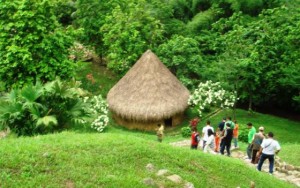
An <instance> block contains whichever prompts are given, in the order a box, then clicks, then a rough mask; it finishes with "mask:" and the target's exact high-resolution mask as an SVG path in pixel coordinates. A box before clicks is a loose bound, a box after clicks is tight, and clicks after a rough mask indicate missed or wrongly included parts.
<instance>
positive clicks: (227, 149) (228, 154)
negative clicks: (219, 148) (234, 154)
mask: <svg viewBox="0 0 300 188" xmlns="http://www.w3.org/2000/svg"><path fill="white" fill-rule="evenodd" d="M226 145H227V146H226V151H227V156H230V147H231V142H228V143H227V144H226Z"/></svg>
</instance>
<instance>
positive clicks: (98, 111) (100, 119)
mask: <svg viewBox="0 0 300 188" xmlns="http://www.w3.org/2000/svg"><path fill="white" fill-rule="evenodd" d="M84 102H86V103H89V104H90V112H91V114H92V117H95V119H93V120H92V123H91V127H92V128H93V129H96V130H97V131H98V132H103V131H104V129H105V127H106V126H107V125H108V122H109V118H108V116H107V114H108V105H107V103H106V101H105V100H104V99H103V98H102V96H101V95H98V96H93V97H91V98H89V97H85V98H84Z"/></svg>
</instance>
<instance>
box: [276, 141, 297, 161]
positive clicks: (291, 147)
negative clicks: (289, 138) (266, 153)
mask: <svg viewBox="0 0 300 188" xmlns="http://www.w3.org/2000/svg"><path fill="white" fill-rule="evenodd" d="M299 145H300V144H299V143H298V144H291V143H287V144H281V147H282V149H281V151H280V153H279V155H278V156H279V157H280V158H281V159H283V160H284V161H286V162H288V163H290V164H292V165H295V166H300V160H299V158H300V149H299Z"/></svg>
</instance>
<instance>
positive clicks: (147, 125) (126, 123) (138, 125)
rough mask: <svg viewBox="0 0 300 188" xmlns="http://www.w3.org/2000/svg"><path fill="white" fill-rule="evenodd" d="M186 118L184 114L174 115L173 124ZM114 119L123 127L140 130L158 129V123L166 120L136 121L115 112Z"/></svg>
mask: <svg viewBox="0 0 300 188" xmlns="http://www.w3.org/2000/svg"><path fill="white" fill-rule="evenodd" d="M183 118H184V115H183V114H178V115H176V116H173V117H172V126H176V125H178V124H179V123H181V122H182V120H183ZM113 119H114V120H115V121H116V122H117V124H119V125H120V126H122V127H126V128H127V129H138V130H146V131H151V130H155V129H157V124H158V123H163V122H164V120H163V119H162V120H160V121H154V122H136V121H130V120H126V119H123V118H121V117H120V116H118V115H116V114H113Z"/></svg>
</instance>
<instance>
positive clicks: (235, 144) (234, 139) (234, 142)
mask: <svg viewBox="0 0 300 188" xmlns="http://www.w3.org/2000/svg"><path fill="white" fill-rule="evenodd" d="M233 144H234V147H235V148H236V147H237V138H233Z"/></svg>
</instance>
